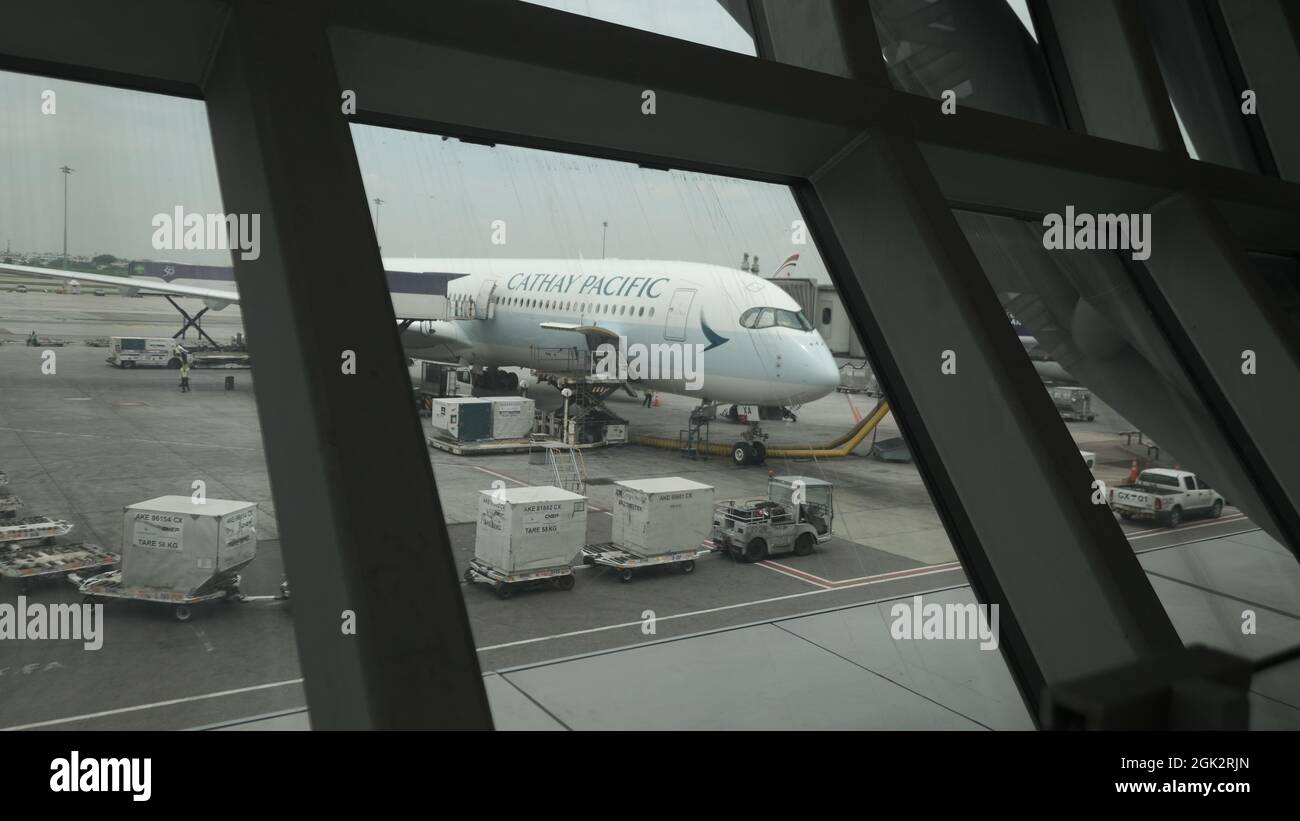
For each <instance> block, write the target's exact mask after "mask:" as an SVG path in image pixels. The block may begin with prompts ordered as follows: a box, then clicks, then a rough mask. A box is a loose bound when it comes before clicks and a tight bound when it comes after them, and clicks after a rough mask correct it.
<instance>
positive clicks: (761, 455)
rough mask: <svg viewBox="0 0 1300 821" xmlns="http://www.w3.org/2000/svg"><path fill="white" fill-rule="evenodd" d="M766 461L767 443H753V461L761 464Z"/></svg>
mask: <svg viewBox="0 0 1300 821" xmlns="http://www.w3.org/2000/svg"><path fill="white" fill-rule="evenodd" d="M766 461H767V445H765V444H763V443H762V442H755V443H754V463H755V464H758V465H761V464H763V463H764V462H766Z"/></svg>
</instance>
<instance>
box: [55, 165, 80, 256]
mask: <svg viewBox="0 0 1300 821" xmlns="http://www.w3.org/2000/svg"><path fill="white" fill-rule="evenodd" d="M59 170H60V171H62V172H63V264H64V265H66V264H67V263H68V179H69V178H70V177H71V176H72V172H73V171H76V170H77V169H75V168H69V167H68V166H66V165H65V166H62V167H60V168H59Z"/></svg>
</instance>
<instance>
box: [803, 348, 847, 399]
mask: <svg viewBox="0 0 1300 821" xmlns="http://www.w3.org/2000/svg"><path fill="white" fill-rule="evenodd" d="M801 359H802V360H803V361H802V363H801V364H802V367H801V368H800V369H799V385H800V388H801V391H800V396H799V398H798V401H799V402H812V401H813V400H816V399H820V398H822V397H823V396H826V395H827V394H829V393H832V392H833V391H835V390H836V389H837V388H839V386H840V369H839V368H838V367H837V366H836V364H835V358H834V357H833V356H831V352H830V350H829V349H827V347H826V344H825V343H824V342H822V340H821V338H820V336H819V337H818V339H817V340H816V341H815V342H813V343H812V344H810V345H807V346H805V347H804V349H803V356H802V357H801Z"/></svg>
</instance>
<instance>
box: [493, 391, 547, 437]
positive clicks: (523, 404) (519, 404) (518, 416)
mask: <svg viewBox="0 0 1300 821" xmlns="http://www.w3.org/2000/svg"><path fill="white" fill-rule="evenodd" d="M488 401H489V402H491V403H492V438H493V439H524V438H526V437H527V436H528V434H530V433H532V432H533V421H534V420H533V409H534V407H535V406H536V403H535V402H534V401H533V400H531V399H525V398H524V397H522V396H495V397H492V398H491V399H490V400H488Z"/></svg>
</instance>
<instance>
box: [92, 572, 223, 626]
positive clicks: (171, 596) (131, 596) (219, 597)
mask: <svg viewBox="0 0 1300 821" xmlns="http://www.w3.org/2000/svg"><path fill="white" fill-rule="evenodd" d="M239 580H240V577H239V575H238V574H235V575H232V576H227V577H226V578H224V579H221V580H220V581H218V582H217V583H216V587H215V588H213V589H209V590H208V591H207V592H206V593H197V594H194V595H191V594H188V593H178V592H176V591H174V590H166V589H164V588H160V587H130V586H127V585H124V584H122V571H120V570H111V571H109V572H108V573H100V574H99V575H98V576H92V577H91V578H89V579H86V580H85V581H84V582H82V583H81V585H80V590H81V595H82V598H83V599H84V600H85V601H86V602H87V603H90V602H92V601H94V600H95V599H126V600H128V601H146V602H157V603H158V604H167V605H171V606H172V608H173V610H172V615H174V616H175V617H176V620H177V621H189V620H190V617H191V616H193V615H194V610H193V608H194V606H195V605H199V604H207V603H208V602H214V601H243V599H244V594H243V593H241V592H239ZM198 589H199V590H202V589H203V588H202V587H200V588H198ZM191 593H193V591H191Z"/></svg>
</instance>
